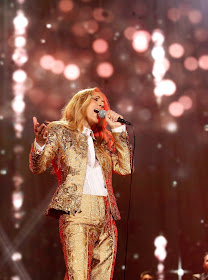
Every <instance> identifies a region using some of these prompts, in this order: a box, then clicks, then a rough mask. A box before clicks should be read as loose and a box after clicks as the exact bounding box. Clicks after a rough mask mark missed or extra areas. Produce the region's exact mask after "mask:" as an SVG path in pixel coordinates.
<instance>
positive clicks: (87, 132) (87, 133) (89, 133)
mask: <svg viewBox="0 0 208 280" xmlns="http://www.w3.org/2000/svg"><path fill="white" fill-rule="evenodd" d="M82 134H83V135H85V136H87V137H89V136H91V137H92V139H95V136H94V133H93V131H92V129H90V128H88V127H86V126H83V130H82Z"/></svg>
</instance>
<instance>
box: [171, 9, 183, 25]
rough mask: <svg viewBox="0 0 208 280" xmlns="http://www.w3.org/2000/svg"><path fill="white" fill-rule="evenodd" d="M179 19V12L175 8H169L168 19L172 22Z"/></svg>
mask: <svg viewBox="0 0 208 280" xmlns="http://www.w3.org/2000/svg"><path fill="white" fill-rule="evenodd" d="M180 17H181V11H180V10H179V9H177V8H171V9H169V10H168V18H169V19H170V20H172V21H174V22H176V21H178V20H179V19H180Z"/></svg>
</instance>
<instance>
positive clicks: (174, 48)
mask: <svg viewBox="0 0 208 280" xmlns="http://www.w3.org/2000/svg"><path fill="white" fill-rule="evenodd" d="M169 53H170V55H171V56H172V57H174V58H180V57H182V56H183V55H184V47H183V46H182V45H181V44H178V43H174V44H172V45H170V46H169Z"/></svg>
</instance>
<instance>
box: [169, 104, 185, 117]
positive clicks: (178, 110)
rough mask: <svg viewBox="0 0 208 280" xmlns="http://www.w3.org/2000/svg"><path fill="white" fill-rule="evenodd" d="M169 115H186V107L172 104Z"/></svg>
mask: <svg viewBox="0 0 208 280" xmlns="http://www.w3.org/2000/svg"><path fill="white" fill-rule="evenodd" d="M168 110H169V113H170V114H171V115H172V116H174V117H180V116H182V115H183V113H184V107H183V105H182V104H181V103H179V102H172V103H170V105H169V107H168Z"/></svg>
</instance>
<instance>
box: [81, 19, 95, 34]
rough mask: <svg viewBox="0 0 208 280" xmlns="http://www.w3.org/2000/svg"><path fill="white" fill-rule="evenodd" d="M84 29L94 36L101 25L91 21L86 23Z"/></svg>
mask: <svg viewBox="0 0 208 280" xmlns="http://www.w3.org/2000/svg"><path fill="white" fill-rule="evenodd" d="M84 28H85V29H86V31H87V32H88V33H89V34H94V33H95V32H97V31H98V28H99V25H98V23H97V21H95V20H93V19H91V20H88V21H86V22H85V23H84Z"/></svg>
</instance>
